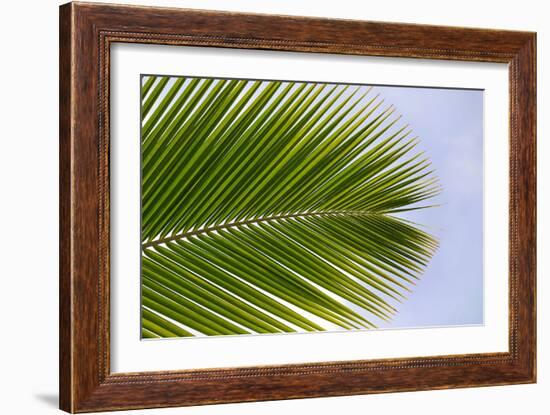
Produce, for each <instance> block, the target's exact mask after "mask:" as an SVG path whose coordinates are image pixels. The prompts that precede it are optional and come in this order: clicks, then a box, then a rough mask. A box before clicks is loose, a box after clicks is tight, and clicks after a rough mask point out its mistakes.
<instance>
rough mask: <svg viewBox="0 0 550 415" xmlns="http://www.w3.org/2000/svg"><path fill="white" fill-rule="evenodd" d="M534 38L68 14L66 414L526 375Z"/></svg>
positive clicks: (213, 16)
mask: <svg viewBox="0 0 550 415" xmlns="http://www.w3.org/2000/svg"><path fill="white" fill-rule="evenodd" d="M535 62H536V36H535V34H534V33H529V32H513V31H503V30H489V29H471V28H457V27H440V26H425V25H411V24H401V23H399V24H398V23H381V22H366V21H352V20H331V19H318V18H305V17H288V16H270V15H259V14H258V15H252V14H239V13H225V12H212V11H198V10H184V9H169V8H155V7H133V6H120V5H107V4H86V3H69V4H66V5H63V6H61V8H60V193H61V194H60V406H61V409H63V410H65V411H68V412H92V411H105V410H121V409H136V408H153V407H170V406H184V405H200V404H208V403H223V402H243V401H259V400H272V399H291V398H305V397H316V396H340V395H353V394H366V393H378V392H398V391H412V390H426V389H442V388H458V387H473V386H490V385H507V384H518V383H531V382H535V379H536V332H535V331H536V324H535V269H536V268H535V260H536V231H535V230H536V226H535V224H536V194H535V192H536V182H535V180H536V171H535V167H536V162H535V159H536V141H535V140H536V108H535V102H536V83H535V81H536V74H535V68H536V66H535Z"/></svg>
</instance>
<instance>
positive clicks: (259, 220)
mask: <svg viewBox="0 0 550 415" xmlns="http://www.w3.org/2000/svg"><path fill="white" fill-rule="evenodd" d="M376 214H379V215H380V214H382V213H377V212H369V211H364V210H325V211H320V212H298V213H288V214H284V215H272V216H266V217H261V218H254V219H247V220H242V221H238V222H229V223H224V224H222V225H214V226H210V227H207V228H201V229H197V230H194V231H189V232H184V233H179V234H176V235H171V236H167V237H165V238H160V239H155V240H152V241H149V242H145V243H142V244H141V247H142V249H147V248H151V247H153V246H156V245H162V244H165V243H167V242H172V241H176V240H180V239H186V238H189V237H191V236H197V235H202V234H205V233H209V232H215V231H220V230H223V229H230V228H238V227H240V226H246V225H253V224H255V223H269V222H272V221H276V220H281V219H292V218H305V217H318V216H332V215H350V216H368V215H376Z"/></svg>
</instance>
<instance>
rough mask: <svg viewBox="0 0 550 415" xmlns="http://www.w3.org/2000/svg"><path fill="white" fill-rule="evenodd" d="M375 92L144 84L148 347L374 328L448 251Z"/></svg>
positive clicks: (399, 132) (268, 84) (409, 157)
mask: <svg viewBox="0 0 550 415" xmlns="http://www.w3.org/2000/svg"><path fill="white" fill-rule="evenodd" d="M371 95H372V93H371V92H370V89H368V90H366V91H365V88H360V87H350V86H342V85H327V84H314V83H303V82H281V81H246V80H223V79H220V80H217V79H200V78H187V79H186V78H169V77H155V76H149V77H144V79H143V82H142V136H141V143H142V304H143V307H142V323H143V324H142V328H143V333H142V335H143V337H147V338H157V337H185V336H197V335H229V334H246V333H280V332H297V331H322V330H327V329H333V328H340V329H360V328H374V327H376V326H377V324H379V322H380V321H384V320H386V321H387V320H390V319H391V318H392V316H393V315H394V314H395V313H396V312H397V310H396V308H395V307H396V305H397V304H398V303H399V302H400V301H402V299H404V294H405V293H406V292H408V291H409V290H410V288H411V286H412V285H413V284H414V282H415V280H416V279H417V278H418V276H419V275H420V274H421V273H422V272H423V270H424V268H425V267H426V265H427V263H428V261H429V259H430V258H431V256H432V255H433V253H434V251H435V249H436V248H437V242H436V240H435V238H434V237H432V236H431V235H429V234H428V233H426V232H424V231H422V230H421V229H419V228H418V227H417V226H415V225H414V224H412V223H411V222H408V221H406V220H404V219H401V218H400V217H399V216H398V214H399V212H402V211H405V210H412V209H420V208H424V207H425V206H422V203H421V202H424V201H426V200H428V199H431V198H433V197H434V196H435V195H437V194H438V193H439V191H440V187H439V184H438V182H437V178H436V177H435V176H434V172H433V169H432V168H431V167H430V162H429V160H428V158H427V157H426V156H424V155H423V154H422V153H421V152H418V151H416V150H415V147H416V145H417V143H418V139H417V138H415V137H411V131H410V130H409V129H408V127H407V126H399V125H398V124H399V117H396V116H395V115H394V109H393V108H392V107H387V108H385V107H383V101H382V100H380V99H379V97H378V96H374V97H371Z"/></svg>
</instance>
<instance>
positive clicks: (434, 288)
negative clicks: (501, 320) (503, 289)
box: [373, 87, 483, 327]
mask: <svg viewBox="0 0 550 415" xmlns="http://www.w3.org/2000/svg"><path fill="white" fill-rule="evenodd" d="M375 90H376V91H377V92H379V93H380V94H381V97H383V98H385V99H386V102H388V103H391V104H393V105H395V107H396V108H397V111H398V112H399V113H400V114H403V119H404V121H405V122H407V123H409V124H410V126H411V128H412V129H413V131H414V134H415V135H418V136H419V137H420V140H421V141H420V144H419V149H421V150H425V151H426V153H427V155H428V156H429V157H430V159H431V161H432V164H433V166H434V168H435V169H436V174H437V176H438V177H439V180H440V183H441V185H442V187H443V192H442V193H441V195H439V196H438V197H437V202H438V203H441V206H439V207H437V208H431V209H425V210H420V211H413V212H411V213H409V214H408V215H407V217H408V218H410V219H411V220H414V221H415V222H419V223H422V224H424V225H426V226H428V229H429V231H430V233H433V234H434V235H436V236H437V237H438V238H439V241H440V244H441V245H440V247H439V249H438V251H437V252H436V254H435V256H434V257H433V258H432V260H431V262H430V264H429V265H428V268H427V269H426V272H425V273H424V275H423V276H422V278H421V279H420V281H419V283H418V284H417V286H416V288H415V289H414V292H413V293H412V294H411V295H410V296H409V298H408V299H407V301H406V302H404V303H403V304H401V305H400V306H399V313H397V315H396V316H395V318H394V320H393V321H392V323H391V324H390V325H389V326H390V327H422V326H445V325H455V324H457V325H470V324H482V323H483V91H479V90H457V89H434V88H404V87H375ZM373 92H374V91H373Z"/></svg>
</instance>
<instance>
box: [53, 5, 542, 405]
mask: <svg viewBox="0 0 550 415" xmlns="http://www.w3.org/2000/svg"><path fill="white" fill-rule="evenodd" d="M115 42H130V43H150V44H170V45H192V46H215V47H228V48H240V49H265V50H285V51H295V52H298V51H300V52H314V53H337V54H354V55H370V56H392V57H410V58H425V59H449V60H465V61H483V62H503V63H508V64H509V68H510V71H509V72H510V132H511V133H510V244H509V246H510V272H509V278H510V299H509V302H510V332H509V339H510V340H509V345H510V347H509V352H507V353H491V354H472V355H460V356H437V357H426V358H410V359H386V360H367V361H348V362H332V363H331V362H323V363H304V364H294V365H283V366H266V367H246V368H228V369H204V370H187V371H173V372H147V373H129V374H120V373H111V372H110V357H109V356H110V355H109V350H110V343H109V263H110V261H109V157H108V156H109V67H110V64H109V59H110V45H111V44H112V43H115ZM535 62H536V36H535V34H534V33H526V32H512V31H500V30H499V31H497V30H486V29H466V28H457V27H439V26H426V25H409V24H396V23H377V22H361V21H350V20H330V19H317V18H302V17H289V16H268V15H252V14H238V13H221V12H207V11H195V10H183V9H166V8H150V7H133V6H113V5H104V4H86V3H69V4H66V5H63V6H61V9H60V407H61V408H62V409H63V410H65V411H68V412H90V411H101V410H110V409H112V410H115V409H134V408H151V407H167V406H181V405H199V404H207V403H221V402H239V401H258V400H269V399H291V398H303V397H314V396H339V395H352V394H362V393H378V392H394V391H407V390H425V389H441V388H451V387H471V386H484V385H502V384H512V383H529V382H534V381H535V378H536V363H535V360H536V347H535V344H536V333H535V329H536V325H535V290H536V288H535V284H536V281H535V270H536V264H535V258H536V210H535V209H536V194H535V191H536V171H535V166H536V160H535V159H536V108H535V103H536V85H535V82H536V70H535V68H536V63H535Z"/></svg>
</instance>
